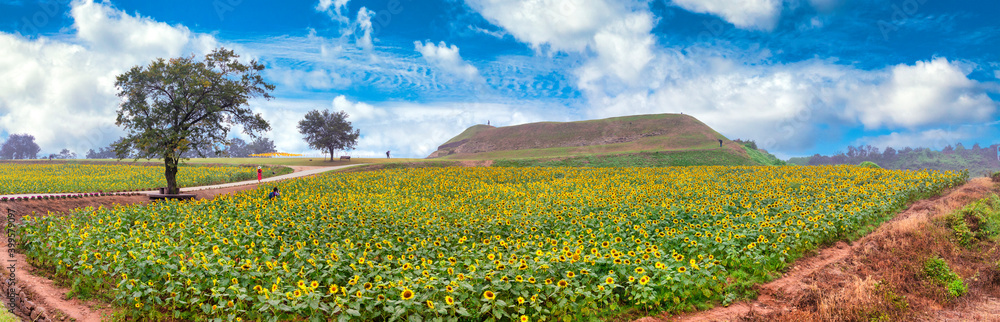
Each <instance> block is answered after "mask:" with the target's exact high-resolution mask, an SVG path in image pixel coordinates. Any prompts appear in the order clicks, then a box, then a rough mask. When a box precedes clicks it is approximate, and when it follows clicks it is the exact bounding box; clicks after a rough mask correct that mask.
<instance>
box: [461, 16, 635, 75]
mask: <svg viewBox="0 0 1000 322" xmlns="http://www.w3.org/2000/svg"><path fill="white" fill-rule="evenodd" d="M466 3H467V4H468V5H469V6H470V7H471V8H473V9H474V10H476V11H478V12H479V13H480V14H481V15H482V16H483V17H484V18H486V19H487V20H488V21H490V22H491V23H493V24H494V25H497V26H500V27H502V28H504V29H505V30H506V31H507V32H508V33H510V34H511V35H513V36H514V38H516V39H517V40H519V41H521V42H524V43H526V44H529V45H530V46H531V47H532V48H534V49H535V50H536V51H540V52H542V51H546V50H551V51H556V52H568V53H582V54H586V55H590V54H593V55H594V57H593V58H594V59H593V60H591V61H588V63H587V64H585V65H584V66H583V67H582V68H581V69H580V70H578V71H576V73H577V74H578V77H579V78H580V80H579V82H580V86H581V87H587V86H591V83H594V82H601V81H608V82H619V81H620V82H625V83H627V84H635V83H637V82H638V81H639V80H638V77H637V76H638V74H639V71H641V70H643V69H644V68H646V67H647V63H648V62H649V61H650V60H652V56H653V54H652V49H651V47H652V46H653V45H654V44H655V41H654V40H653V37H652V35H651V34H650V32H651V31H652V28H653V26H654V21H653V20H654V18H653V15H652V13H650V12H649V10H648V3H645V2H641V1H632V0H626V1H612V0H593V1H582V0H535V1H506V0H466ZM606 78H608V79H606Z"/></svg>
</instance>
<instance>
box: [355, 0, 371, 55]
mask: <svg viewBox="0 0 1000 322" xmlns="http://www.w3.org/2000/svg"><path fill="white" fill-rule="evenodd" d="M372 17H375V12H374V11H371V10H368V9H367V8H365V7H361V10H359V11H358V20H357V25H358V29H360V30H361V35H360V36H358V37H357V38H356V40H355V43H357V44H358V47H361V48H364V49H365V50H369V51H370V50H371V49H372Z"/></svg>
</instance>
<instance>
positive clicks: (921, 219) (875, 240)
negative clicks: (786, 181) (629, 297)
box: [638, 178, 1000, 322]
mask: <svg viewBox="0 0 1000 322" xmlns="http://www.w3.org/2000/svg"><path fill="white" fill-rule="evenodd" d="M993 192H997V187H996V185H995V184H994V183H992V182H991V181H990V180H989V179H988V178H977V179H973V180H970V181H969V182H968V183H966V184H965V185H963V186H961V187H958V188H955V189H952V190H950V191H948V192H946V193H944V194H943V195H942V196H938V197H934V198H931V199H927V200H920V201H917V202H916V203H914V204H913V205H911V206H910V207H909V208H907V209H906V210H904V211H903V212H902V213H900V214H899V215H897V216H896V217H895V218H893V219H892V220H890V221H889V222H887V223H885V224H883V225H882V226H880V227H879V228H878V229H876V230H875V231H874V232H873V233H871V234H869V235H868V236H865V237H862V238H861V239H859V240H857V241H855V242H854V243H852V244H850V245H849V244H847V243H845V242H838V243H837V244H835V245H834V246H833V247H829V248H826V249H822V250H820V251H819V253H818V254H817V255H814V256H810V257H806V258H801V259H799V260H798V261H796V262H795V264H794V265H793V266H792V267H791V269H789V271H788V272H787V273H785V275H784V276H783V277H781V278H779V279H777V280H774V281H771V282H769V283H767V284H764V285H760V286H758V287H757V291H758V294H759V296H758V298H757V299H756V300H753V301H747V302H739V303H734V304H732V305H730V306H728V307H716V308H713V309H710V310H707V311H700V312H693V313H689V314H682V315H678V316H670V315H666V314H665V315H660V316H658V317H646V318H642V319H639V320H638V321H642V322H652V321H742V320H760V319H759V318H754V317H761V316H765V317H766V316H794V314H786V313H788V312H794V311H796V310H800V306H802V304H803V303H805V304H808V305H810V306H814V305H818V304H817V303H815V302H816V301H818V298H819V297H820V296H821V295H823V294H824V293H830V292H834V291H837V292H844V291H845V288H850V287H856V286H858V285H862V284H865V283H866V282H867V281H863V280H859V276H860V275H864V274H860V273H859V274H854V272H867V271H874V270H875V269H870V268H867V267H859V266H864V265H863V263H864V262H865V260H863V259H862V257H863V256H866V255H869V254H872V253H875V252H878V251H880V245H883V244H885V243H884V241H885V240H886V239H892V238H896V237H897V236H900V235H903V234H907V233H912V232H914V231H915V230H916V229H917V228H919V227H921V225H922V224H925V223H927V222H928V221H929V220H930V219H931V218H934V217H938V216H942V215H946V214H949V213H951V212H952V211H954V210H955V209H958V208H960V207H962V206H964V205H965V204H967V203H969V202H971V201H973V200H977V199H980V198H982V197H985V196H987V195H988V194H989V193H993ZM914 246H915V245H914ZM889 265H892V264H891V263H890V264H889ZM869 284H872V283H869ZM848 291H849V290H848ZM914 304H917V303H914ZM925 304H926V303H925ZM914 306H916V305H914ZM915 309H917V310H927V311H928V314H929V315H930V316H931V317H932V318H931V319H929V320H960V321H970V320H971V321H989V320H1000V299H997V298H992V297H990V298H987V299H985V300H983V301H974V302H972V303H969V304H968V305H966V306H964V307H959V308H955V309H954V310H950V311H940V310H941V307H940V306H938V307H934V305H929V306H923V307H918V308H915ZM980 318H983V319H980ZM764 320H768V319H764ZM779 320H784V319H779ZM788 320H791V319H790V318H789V319H788Z"/></svg>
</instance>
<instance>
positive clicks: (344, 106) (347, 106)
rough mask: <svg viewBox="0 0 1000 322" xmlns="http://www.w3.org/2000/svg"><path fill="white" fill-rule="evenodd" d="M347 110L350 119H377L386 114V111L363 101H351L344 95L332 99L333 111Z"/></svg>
mask: <svg viewBox="0 0 1000 322" xmlns="http://www.w3.org/2000/svg"><path fill="white" fill-rule="evenodd" d="M337 111H344V112H347V115H348V119H349V120H351V121H363V120H377V119H379V118H382V117H385V116H386V114H387V113H386V111H385V110H383V109H379V108H375V107H374V106H372V105H371V104H368V103H363V102H351V101H350V100H348V99H347V97H344V95H340V96H337V98H334V99H333V112H337Z"/></svg>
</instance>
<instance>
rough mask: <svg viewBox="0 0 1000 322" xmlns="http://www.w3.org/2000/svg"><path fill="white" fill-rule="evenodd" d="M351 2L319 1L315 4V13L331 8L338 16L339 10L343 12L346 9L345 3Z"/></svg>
mask: <svg viewBox="0 0 1000 322" xmlns="http://www.w3.org/2000/svg"><path fill="white" fill-rule="evenodd" d="M350 1H351V0H319V3H317V4H316V11H327V10H330V8H333V10H334V11H336V12H337V14H340V10H344V8H346V7H347V3H348V2H350Z"/></svg>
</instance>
